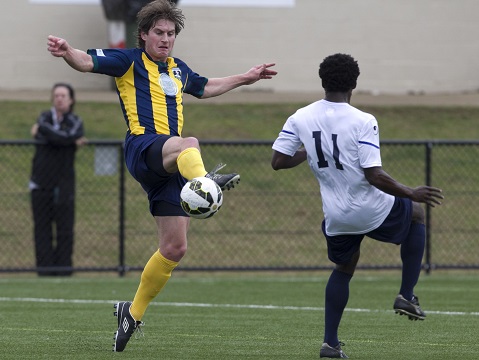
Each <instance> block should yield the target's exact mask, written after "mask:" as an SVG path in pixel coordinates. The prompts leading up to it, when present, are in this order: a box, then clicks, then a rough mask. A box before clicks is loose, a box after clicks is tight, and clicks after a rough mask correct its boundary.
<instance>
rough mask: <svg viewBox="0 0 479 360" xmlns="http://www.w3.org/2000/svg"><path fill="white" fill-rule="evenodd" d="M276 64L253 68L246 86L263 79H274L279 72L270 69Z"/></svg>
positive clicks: (249, 72)
mask: <svg viewBox="0 0 479 360" xmlns="http://www.w3.org/2000/svg"><path fill="white" fill-rule="evenodd" d="M275 65H276V64H274V63H269V64H261V65H256V66H253V67H252V68H251V69H250V70H249V71H248V72H247V73H246V77H247V78H248V79H249V80H248V81H247V82H246V83H245V85H251V84H254V83H255V82H256V81H258V80H262V79H272V78H273V76H275V75H276V74H277V73H278V72H277V71H275V70H271V69H269V68H270V67H273V66H275Z"/></svg>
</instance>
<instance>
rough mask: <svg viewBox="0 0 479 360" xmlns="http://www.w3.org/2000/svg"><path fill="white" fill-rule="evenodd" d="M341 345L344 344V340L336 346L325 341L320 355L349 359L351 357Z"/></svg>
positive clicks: (321, 356)
mask: <svg viewBox="0 0 479 360" xmlns="http://www.w3.org/2000/svg"><path fill="white" fill-rule="evenodd" d="M341 345H343V346H344V344H343V343H342V342H340V343H339V344H338V345H336V346H329V345H328V344H327V343H323V346H321V350H319V357H320V358H331V359H349V357H348V356H347V355H346V354H345V353H344V352H343V350H342V349H341Z"/></svg>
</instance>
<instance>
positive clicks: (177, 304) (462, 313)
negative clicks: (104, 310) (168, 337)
mask: <svg viewBox="0 0 479 360" xmlns="http://www.w3.org/2000/svg"><path fill="white" fill-rule="evenodd" d="M0 301H3V302H41V303H69V304H105V305H109V304H111V305H113V304H115V303H117V302H118V301H119V300H88V299H48V298H29V297H25V298H22V297H0ZM150 305H152V306H173V307H202V308H224V309H226V308H235V309H264V310H294V311H324V307H311V306H279V305H254V304H250V305H242V304H206V303H188V302H151V303H150ZM344 311H348V312H365V313H385V312H392V311H393V310H392V309H391V310H373V309H355V308H346V309H345V310H344ZM426 314H436V315H454V316H479V312H467V311H426Z"/></svg>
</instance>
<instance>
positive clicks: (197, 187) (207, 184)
mask: <svg viewBox="0 0 479 360" xmlns="http://www.w3.org/2000/svg"><path fill="white" fill-rule="evenodd" d="M180 198H181V199H180V203H181V207H182V208H183V210H184V211H185V213H187V214H188V215H189V216H191V217H193V218H196V219H207V218H209V217H212V216H213V215H214V214H216V213H217V212H218V210H219V209H220V207H221V205H222V204H223V192H222V191H221V189H220V187H219V186H218V184H217V183H215V182H214V181H213V180H211V179H208V178H207V177H197V178H194V179H193V180H190V181H188V182H187V183H186V184H185V186H183V189H182V190H181V194H180Z"/></svg>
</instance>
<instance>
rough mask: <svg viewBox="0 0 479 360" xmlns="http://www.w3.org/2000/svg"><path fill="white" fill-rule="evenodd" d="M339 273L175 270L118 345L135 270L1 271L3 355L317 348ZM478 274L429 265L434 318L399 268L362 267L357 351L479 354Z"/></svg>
mask: <svg viewBox="0 0 479 360" xmlns="http://www.w3.org/2000/svg"><path fill="white" fill-rule="evenodd" d="M328 275H329V273H327V272H313V273H259V274H258V273H241V274H238V273H232V274H228V273H206V274H202V273H184V272H176V273H175V274H174V276H173V278H172V279H171V281H170V282H169V283H168V285H167V286H166V288H165V291H164V292H163V293H162V294H161V295H160V296H159V297H158V298H157V299H155V301H154V302H153V303H152V304H151V306H150V307H149V309H148V311H147V313H146V315H145V317H144V319H143V320H144V321H145V327H144V333H145V336H144V337H143V338H141V339H138V340H136V339H132V340H131V341H130V343H129V345H128V346H127V348H126V349H125V351H124V352H123V353H121V354H119V353H113V352H112V351H111V345H112V341H113V340H112V338H113V333H114V331H115V330H116V318H115V317H114V316H113V315H112V314H113V310H114V309H113V304H114V302H115V301H116V300H125V299H131V297H132V295H133V294H134V292H135V290H136V287H137V283H138V276H139V275H138V274H131V275H129V276H128V277H126V278H117V277H113V276H111V277H108V276H102V277H92V276H86V275H84V276H75V277H73V278H65V279H63V278H58V279H55V278H49V279H43V278H41V279H40V278H36V277H32V276H15V277H11V276H3V277H2V278H0V306H1V309H2V310H1V311H0V321H1V324H2V331H1V332H0V358H1V359H2V360H9V359H35V360H40V359H48V360H52V359H62V360H63V359H72V360H75V359H82V360H83V359H89V360H90V359H91V360H93V359H118V358H124V359H126V358H128V359H139V360H140V359H141V360H145V359H163V360H173V359H178V360H179V359H181V360H185V359H187V360H225V359H258V360H264V359H285V360H290V359H291V360H292V359H302V360H308V359H319V347H320V345H321V342H322V336H323V319H324V316H323V306H324V299H323V292H324V287H325V284H326V281H327V277H328ZM477 275H478V274H477V273H474V272H440V271H437V272H435V273H434V275H433V276H427V275H423V276H422V277H421V279H420V283H419V285H418V286H417V287H416V291H417V294H418V296H419V297H420V299H421V305H422V307H423V309H424V310H425V311H426V313H427V318H426V320H425V321H414V322H413V321H409V320H408V319H407V318H406V317H404V316H398V315H396V314H394V312H393V310H392V303H393V301H394V298H395V296H396V293H397V290H398V288H399V277H400V274H399V272H397V271H390V272H361V271H359V272H358V273H357V274H356V276H355V278H354V279H353V281H352V283H351V296H350V300H349V304H348V306H347V309H346V312H345V314H344V316H343V322H342V326H341V328H340V338H341V340H342V341H343V342H344V343H345V344H346V345H345V346H344V347H343V349H344V351H345V352H346V354H348V355H349V357H350V358H351V359H367V360H371V359H395V360H399V359H435V360H450V359H454V358H459V359H477V353H478V352H479V344H478V343H477V323H478V320H479V312H478V307H477V298H478V296H479V287H478V286H477Z"/></svg>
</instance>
